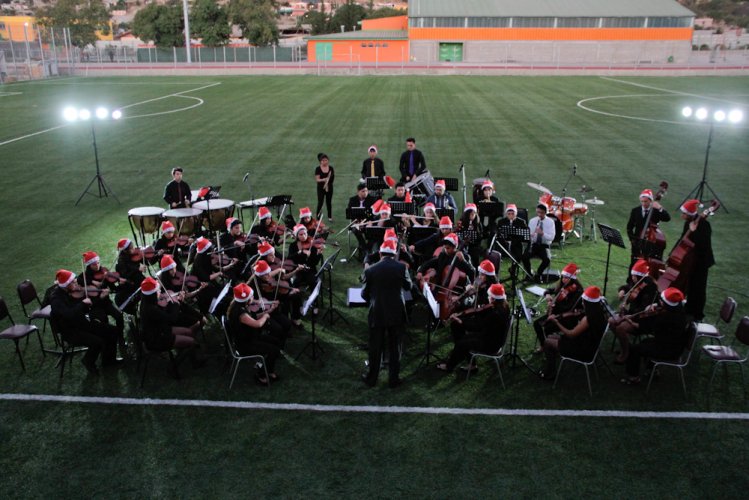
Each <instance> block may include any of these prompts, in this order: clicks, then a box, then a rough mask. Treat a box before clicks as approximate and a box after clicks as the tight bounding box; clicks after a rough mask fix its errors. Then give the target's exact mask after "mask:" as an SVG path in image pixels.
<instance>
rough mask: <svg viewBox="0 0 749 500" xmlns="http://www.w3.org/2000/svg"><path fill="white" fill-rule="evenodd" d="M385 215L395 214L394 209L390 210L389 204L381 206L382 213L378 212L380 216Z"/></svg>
mask: <svg viewBox="0 0 749 500" xmlns="http://www.w3.org/2000/svg"><path fill="white" fill-rule="evenodd" d="M385 213H386V214H388V215H390V214H391V213H393V209H392V208H390V205H388V204H387V203H383V204H382V205H381V206H380V211H379V212H378V214H380V215H382V214H385Z"/></svg>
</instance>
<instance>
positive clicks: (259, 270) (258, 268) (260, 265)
mask: <svg viewBox="0 0 749 500" xmlns="http://www.w3.org/2000/svg"><path fill="white" fill-rule="evenodd" d="M252 270H253V271H255V275H256V276H265V275H266V274H268V273H270V265H269V264H268V263H267V262H265V261H264V260H259V261H257V263H256V264H255V266H254V267H253V268H252Z"/></svg>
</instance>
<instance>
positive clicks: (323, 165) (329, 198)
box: [315, 153, 335, 222]
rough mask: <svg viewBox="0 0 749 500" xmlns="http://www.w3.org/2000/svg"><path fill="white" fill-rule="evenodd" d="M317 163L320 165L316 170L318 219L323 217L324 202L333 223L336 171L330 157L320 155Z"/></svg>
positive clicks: (316, 212)
mask: <svg viewBox="0 0 749 500" xmlns="http://www.w3.org/2000/svg"><path fill="white" fill-rule="evenodd" d="M317 161H319V162H320V164H319V165H318V166H317V168H315V182H316V183H317V210H315V214H317V218H318V219H319V218H320V217H322V205H323V201H324V202H325V206H326V207H327V209H328V222H333V183H334V182H335V170H333V167H332V166H331V165H330V160H329V159H328V155H326V154H325V153H319V154H318V155H317Z"/></svg>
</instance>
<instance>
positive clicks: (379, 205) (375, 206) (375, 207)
mask: <svg viewBox="0 0 749 500" xmlns="http://www.w3.org/2000/svg"><path fill="white" fill-rule="evenodd" d="M384 204H385V202H384V201H383V200H377V201H376V202H374V203H373V204H372V213H373V214H375V215H380V208H382V205H384Z"/></svg>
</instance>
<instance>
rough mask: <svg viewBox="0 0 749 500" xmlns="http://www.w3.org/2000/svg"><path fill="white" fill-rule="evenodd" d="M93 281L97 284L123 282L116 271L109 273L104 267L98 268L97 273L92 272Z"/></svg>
mask: <svg viewBox="0 0 749 500" xmlns="http://www.w3.org/2000/svg"><path fill="white" fill-rule="evenodd" d="M93 278H94V281H98V282H102V283H103V282H107V283H111V284H114V283H122V282H124V281H127V280H125V279H124V278H123V277H122V276H120V273H118V272H116V271H110V270H109V269H107V268H106V267H100V268H99V270H98V271H94V276H93Z"/></svg>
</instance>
